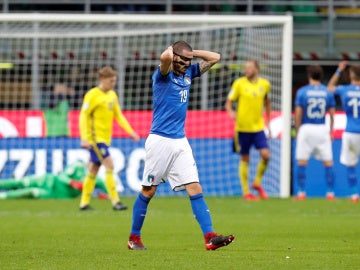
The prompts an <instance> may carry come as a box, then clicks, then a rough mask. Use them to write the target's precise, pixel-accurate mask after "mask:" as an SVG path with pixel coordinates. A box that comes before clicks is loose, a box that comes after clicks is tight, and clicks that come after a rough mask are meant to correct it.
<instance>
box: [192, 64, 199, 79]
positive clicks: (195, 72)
mask: <svg viewBox="0 0 360 270" xmlns="http://www.w3.org/2000/svg"><path fill="white" fill-rule="evenodd" d="M190 68H191V78H196V77H200V76H201V73H200V64H199V63H196V64H193V65H191V66H190Z"/></svg>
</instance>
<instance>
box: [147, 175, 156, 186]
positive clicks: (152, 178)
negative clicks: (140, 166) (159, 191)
mask: <svg viewBox="0 0 360 270" xmlns="http://www.w3.org/2000/svg"><path fill="white" fill-rule="evenodd" d="M147 180H148V182H149V183H151V184H152V183H154V181H155V176H153V175H152V174H149V175H148V177H147Z"/></svg>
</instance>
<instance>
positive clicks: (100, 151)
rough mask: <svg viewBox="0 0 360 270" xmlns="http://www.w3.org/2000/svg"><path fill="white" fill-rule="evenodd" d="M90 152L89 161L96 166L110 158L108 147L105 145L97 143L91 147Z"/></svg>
mask: <svg viewBox="0 0 360 270" xmlns="http://www.w3.org/2000/svg"><path fill="white" fill-rule="evenodd" d="M89 152H90V161H91V162H94V163H96V164H101V163H102V161H103V160H104V159H105V158H107V157H108V156H110V152H109V147H108V146H107V145H106V144H105V143H97V144H96V145H93V146H92V147H91V149H90V150H89Z"/></svg>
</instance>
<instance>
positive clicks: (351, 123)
mask: <svg viewBox="0 0 360 270" xmlns="http://www.w3.org/2000/svg"><path fill="white" fill-rule="evenodd" d="M346 66H347V62H346V61H343V62H340V64H339V66H338V68H337V70H336V72H335V73H334V75H333V76H332V77H331V79H330V81H329V84H328V88H329V90H330V91H331V92H332V93H335V94H337V95H339V96H340V98H341V103H342V106H343V110H344V112H345V114H346V127H345V132H344V133H343V135H342V144H341V154H340V162H341V163H342V164H343V165H345V166H346V168H347V177H348V182H349V185H350V189H351V193H352V194H351V201H352V202H354V203H357V202H359V191H358V187H357V174H356V170H355V167H356V165H357V164H358V162H359V155H360V65H357V66H351V67H350V84H348V85H339V86H336V84H337V83H338V81H339V78H340V75H341V73H342V72H343V71H344V69H345V68H346Z"/></svg>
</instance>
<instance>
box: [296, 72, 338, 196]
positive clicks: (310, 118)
mask: <svg viewBox="0 0 360 270" xmlns="http://www.w3.org/2000/svg"><path fill="white" fill-rule="evenodd" d="M306 73H307V77H308V84H307V85H305V86H303V87H301V88H300V89H299V90H298V91H297V93H296V100H295V130H296V154H295V155H296V160H297V173H296V176H295V178H296V182H297V184H298V193H297V196H296V197H295V199H296V200H305V199H306V191H305V182H306V166H307V164H308V160H309V159H310V156H311V155H312V154H314V156H315V158H316V159H319V160H321V161H322V162H323V165H324V168H325V179H326V185H327V192H326V199H327V200H334V199H335V194H334V183H335V175H334V169H333V165H334V162H333V154H332V131H333V126H334V114H335V98H334V95H333V94H331V93H329V91H328V89H327V87H326V86H325V85H324V84H322V83H321V80H322V79H323V77H324V72H323V69H322V67H321V66H318V65H311V66H308V67H307V68H306ZM326 112H329V116H330V130H329V129H328V127H327V126H326V125H325V117H326Z"/></svg>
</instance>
